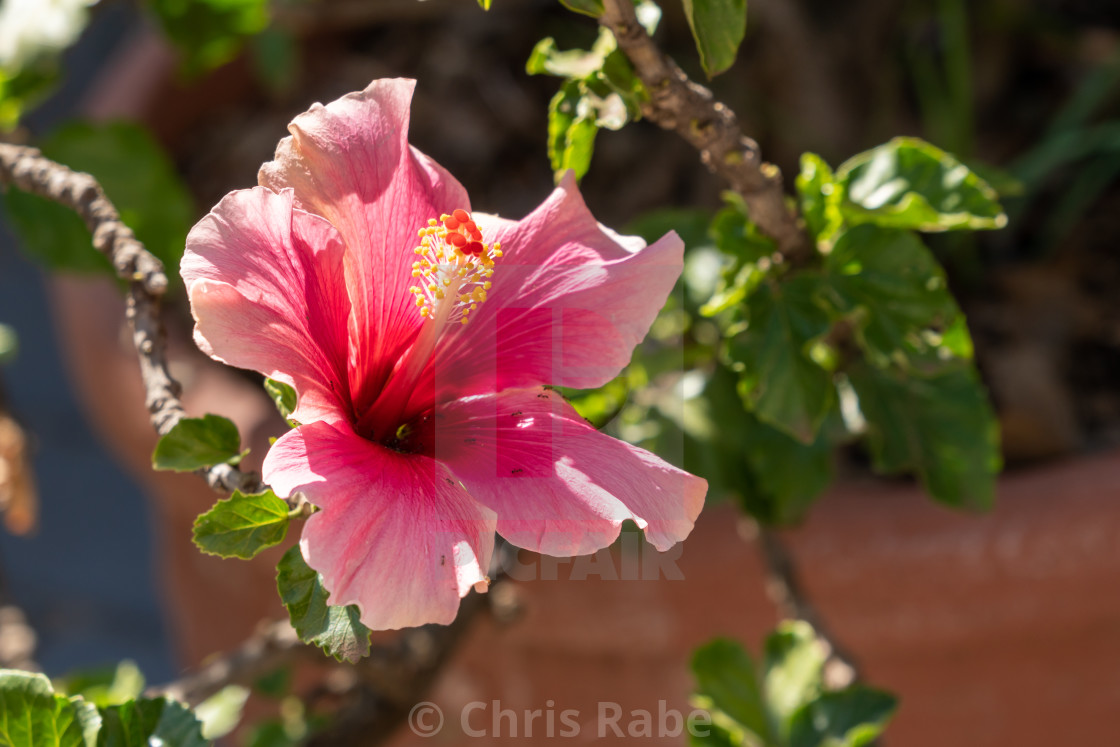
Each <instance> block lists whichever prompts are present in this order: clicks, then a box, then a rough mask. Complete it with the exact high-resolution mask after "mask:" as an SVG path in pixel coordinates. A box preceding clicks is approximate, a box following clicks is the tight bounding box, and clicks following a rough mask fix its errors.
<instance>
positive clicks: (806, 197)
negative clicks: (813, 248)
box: [795, 153, 843, 241]
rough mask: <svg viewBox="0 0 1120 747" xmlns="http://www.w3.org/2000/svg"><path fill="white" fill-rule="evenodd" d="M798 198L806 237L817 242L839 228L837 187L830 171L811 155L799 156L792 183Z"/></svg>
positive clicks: (826, 165) (841, 219)
mask: <svg viewBox="0 0 1120 747" xmlns="http://www.w3.org/2000/svg"><path fill="white" fill-rule="evenodd" d="M795 185H796V187H797V194H798V196H799V197H800V198H801V216H802V217H803V218H804V219H805V226H806V228H808V229H809V234H810V235H811V236H813V237H814V238H815V239H817V240H818V241H821V240H826V239H828V238H829V237H831V236H832V235H833V234H834V233H836V231H838V230H839V229H840V225H841V222H842V221H843V217H842V216H841V215H840V208H839V197H840V188H839V187H837V185H836V181H835V179H834V177H833V174H832V169H831V168H830V167H829V165H828V164H827V163H825V161H824V159H823V158H821V157H820V156H818V155H817V154H815V153H802V154H801V171H800V173H798V175H797V179H796V180H795Z"/></svg>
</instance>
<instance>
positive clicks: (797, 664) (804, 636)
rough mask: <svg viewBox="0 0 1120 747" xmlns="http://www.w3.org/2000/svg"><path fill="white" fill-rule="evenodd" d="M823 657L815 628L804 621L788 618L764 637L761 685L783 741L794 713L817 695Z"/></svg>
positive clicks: (822, 685)
mask: <svg viewBox="0 0 1120 747" xmlns="http://www.w3.org/2000/svg"><path fill="white" fill-rule="evenodd" d="M825 659H826V656H825V649H824V647H823V646H822V645H821V642H820V641H819V640H818V639H817V634H816V631H814V630H813V628H812V626H811V625H809V624H808V623H806V622H803V621H800V620H787V621H785V622H782V623H780V624H779V625H778V627H777V629H776V630H775V631H774V632H773V633H771V634H770V635H769V636H768V637H767V638H766V657H765V661H764V664H763V676H762V681H763V688H764V690H765V693H766V704H767V707H768V709H769V713H770V718H771V721H772V723H773V724H774V725H775V727H776V728H775V730H776V732H777V734H778V735H779V736H780V737H781V738H782V741H784V740H785V739H786V738H788V735H789V733H790V726H791V722H792V719H793V715H794V713H795V712H797V710H798V709H799V708H801V707H802V706H804V705H805V704H806V703H809V702H812V701H813V700H815V699H816V698H817V696H818V695H820V693H821V690H822V688H823V687H824V682H823V680H822V677H823V672H824V663H825Z"/></svg>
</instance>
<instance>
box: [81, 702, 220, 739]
mask: <svg viewBox="0 0 1120 747" xmlns="http://www.w3.org/2000/svg"><path fill="white" fill-rule="evenodd" d="M101 718H102V726H101V731H100V733H99V734H98V735H97V747H151V745H165V746H166V747H206V745H207V744H208V743H207V741H206V740H205V739H204V738H203V736H202V724H200V723H199V721H198V719H197V718H195V715H194V714H193V713H192V712H191V711H190V709H189V708H187V707H186V706H184V705H183V704H182V703H178V702H176V701H174V700H168V699H166V698H156V699H147V698H144V699H140V700H132V701H129V702H127V703H122V704H121V705H118V706H109V707H108V708H103V709H102V710H101Z"/></svg>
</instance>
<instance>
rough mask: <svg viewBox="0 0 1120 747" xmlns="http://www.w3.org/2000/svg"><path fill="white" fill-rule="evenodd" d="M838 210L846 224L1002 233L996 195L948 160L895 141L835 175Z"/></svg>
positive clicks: (915, 143)
mask: <svg viewBox="0 0 1120 747" xmlns="http://www.w3.org/2000/svg"><path fill="white" fill-rule="evenodd" d="M836 182H837V184H839V185H840V186H841V187H842V188H843V190H844V200H843V202H842V210H843V212H844V215H845V217H846V218H847V219H848V221H849V222H852V223H875V224H877V225H880V226H890V227H896V228H910V229H914V230H918V231H949V230H953V229H972V230H976V229H984V228H1002V227H1003V226H1005V225H1006V224H1007V216H1006V215H1004V212H1003V208H1002V207H1000V204H999V196H998V195H997V194H996V191H995V190H994V189H992V188H991V187H990V186H988V184H987V182H985V181H984V180H983V179H981V178H980V177H979V176H977V175H976V174H975V173H974V172H973V171H971V170H970V169H969V168H968V166H966V165H964V164H963V163H961V162H960V161H959V160H957V159H956V158H955V157H954V156H952V155H950V154H949V153H946V152H945V151H943V150H941V149H940V148H937V147H934V146H933V145H930V144H929V143H927V142H925V141H923V140H919V139H918V138H912V137H899V138H895V139H894V140H891V141H890V142H889V143H886V144H885V145H880V146H879V147H877V148H872V149H871V150H869V151H866V152H864V153H860V154H859V155H857V156H853V157H852V158H851V159H849V160H848V161H846V162H845V163H843V164H842V165H841V166H840V168H839V169H837V170H836Z"/></svg>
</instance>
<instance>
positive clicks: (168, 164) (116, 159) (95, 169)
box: [5, 121, 195, 283]
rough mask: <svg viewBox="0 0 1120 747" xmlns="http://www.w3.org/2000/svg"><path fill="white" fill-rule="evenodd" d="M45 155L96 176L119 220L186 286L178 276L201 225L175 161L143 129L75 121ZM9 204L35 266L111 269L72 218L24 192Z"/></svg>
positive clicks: (12, 194)
mask: <svg viewBox="0 0 1120 747" xmlns="http://www.w3.org/2000/svg"><path fill="white" fill-rule="evenodd" d="M40 148H41V150H42V151H43V155H45V156H47V157H48V158H53V159H54V160H56V161H58V162H59V163H63V164H66V165H67V166H69V167H70V168H71V169H74V170H75V171H84V172H88V173H89V174H92V175H93V176H94V177H96V178H97V180H98V182H100V183H101V186H102V188H103V189H104V190H105V194H106V195H107V196H108V197H109V199H110V200H112V202H113V204H114V205H115V206H116V208H117V210H118V211H120V214H121V220H122V221H123V222H124V223H125V224H126V225H127V226H128V227H129V228H131V229H132V230H133V231H134V232H135V233H136V237H137V238H138V239H139V240H140V241H142V242H143V243H144V246H145V247H146V248H147V249H148V250H149V251H151V252H152V253H153V254H155V255H156V256H157V257H159V259H160V261H162V262H163V264H164V267H167V268H170V270H171V271H169V272H168V273H167V274H168V277H169V279H170V281H171V282H172V283H178V282H180V281H179V280H178V273H177V272H175V271H174V270H175V268H178V266H179V260H180V259H181V258H182V256H183V246H184V244H185V242H186V236H187V231H188V230H189V229H190V227H191V223H192V222H193V220H194V218H195V210H194V204H193V200H192V199H191V196H190V193H189V192H188V190H187V188H186V186H185V185H184V184H183V181H182V179H181V178H180V177H179V175H178V173H177V172H176V170H175V166H174V163H173V162H172V161H171V158H170V156H168V154H167V153H166V151H164V149H163V147H162V146H160V145H159V143H157V142H156V140H155V138H153V137H152V135H151V134H150V133H149V132H148V131H147V130H146V129H145V128H143V127H141V126H140V125H137V124H133V123H128V122H111V123H104V124H91V123H88V122H79V121H75V122H69V123H67V124H65V125H63V126H62V127H60V128H59V129H58V130H56V131H55V132H53V133H52V134H51V135H50V136H48V137H47V138H46V139H45V140H44V141H43V142H42V143H41V144H40ZM5 204H6V207H7V209H8V214H9V217H10V218H11V221H12V226H13V227H14V228H15V230H16V231H17V233H18V234H19V237H20V239H21V241H20V245H21V247H22V248H23V249H24V250H25V251H26V252H27V254H29V255H30V256H31V257H32V259H34V260H36V261H37V262H39V263H41V264H44V265H46V266H47V267H49V268H51V269H54V270H65V271H72V272H102V271H104V272H110V271H111V270H112V268H111V266H110V265H109V262H108V260H107V259H105V257H104V255H102V254H101V252H99V251H97V250H96V249H94V248H93V245H92V238H91V236H90V233H89V231H88V230H87V229H86V227H85V224H84V223H83V222H82V220H81V218H79V217H78V216H77V214H75V213H74V212H73V211H71V210H69V209H68V208H65V207H63V206H61V205H57V204H55V203H53V202H50V201H48V200H45V199H43V198H40V197H36V196H34V195H31V194H28V193H26V192H21V191H19V190H18V189H10V190H8V193H7V195H5Z"/></svg>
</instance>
